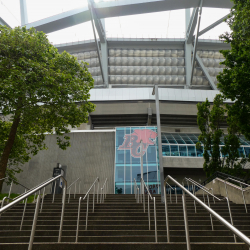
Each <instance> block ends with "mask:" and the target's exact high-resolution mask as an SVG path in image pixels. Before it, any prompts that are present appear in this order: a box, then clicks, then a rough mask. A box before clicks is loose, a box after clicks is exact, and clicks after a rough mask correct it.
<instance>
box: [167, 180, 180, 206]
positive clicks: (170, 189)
mask: <svg viewBox="0 0 250 250" xmlns="http://www.w3.org/2000/svg"><path fill="white" fill-rule="evenodd" d="M167 185H168V186H169V188H168V194H169V196H170V203H172V195H171V194H172V190H174V191H175V202H176V203H178V199H177V191H176V187H175V188H173V187H171V186H170V185H169V184H168V183H167Z"/></svg>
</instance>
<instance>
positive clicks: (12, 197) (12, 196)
mask: <svg viewBox="0 0 250 250" xmlns="http://www.w3.org/2000/svg"><path fill="white" fill-rule="evenodd" d="M19 195H20V194H14V193H12V194H10V198H11V199H14V198H16V197H17V196H19ZM6 196H7V197H8V196H9V194H6V193H5V194H0V201H1V200H3V198H4V197H6ZM37 196H38V195H36V199H37ZM33 201H34V195H30V196H29V197H28V199H27V203H33ZM6 202H7V200H6ZM20 203H22V201H21V202H20Z"/></svg>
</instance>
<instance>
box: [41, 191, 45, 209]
mask: <svg viewBox="0 0 250 250" xmlns="http://www.w3.org/2000/svg"><path fill="white" fill-rule="evenodd" d="M44 195H45V187H44V189H43V197H42V204H41V209H40V213H41V212H42V210H43V200H44Z"/></svg>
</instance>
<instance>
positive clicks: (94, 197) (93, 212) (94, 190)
mask: <svg viewBox="0 0 250 250" xmlns="http://www.w3.org/2000/svg"><path fill="white" fill-rule="evenodd" d="M94 212H95V185H94V193H93V213H94Z"/></svg>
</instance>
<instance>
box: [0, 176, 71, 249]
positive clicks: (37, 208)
mask: <svg viewBox="0 0 250 250" xmlns="http://www.w3.org/2000/svg"><path fill="white" fill-rule="evenodd" d="M58 178H62V180H63V182H64V188H63V196H62V212H61V221H60V229H59V236H58V242H61V239H62V228H63V218H64V211H65V203H66V190H67V181H66V180H65V179H64V177H63V176H62V175H58V176H56V177H54V178H50V179H49V180H47V181H45V182H43V183H41V184H39V185H38V186H36V187H35V188H32V189H31V190H28V191H27V192H25V193H23V194H22V195H20V196H18V197H17V198H16V199H15V200H13V201H12V202H11V203H9V204H7V205H6V206H4V207H3V208H1V209H0V215H1V214H2V213H4V212H6V211H7V210H9V209H11V208H12V207H14V206H15V205H17V204H19V203H20V202H21V201H24V200H25V199H27V198H28V197H29V196H30V195H33V194H35V193H37V192H38V193H39V194H38V197H37V202H36V208H35V213H34V219H33V225H32V229H31V235H30V240H29V247H28V250H32V247H33V242H34V237H35V230H36V224H37V218H38V213H39V207H40V201H41V195H40V192H41V190H42V189H43V188H45V187H46V186H48V185H50V184H51V183H52V182H53V181H55V180H57V179H58Z"/></svg>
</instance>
